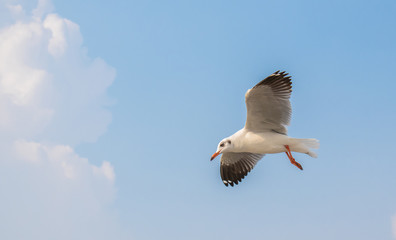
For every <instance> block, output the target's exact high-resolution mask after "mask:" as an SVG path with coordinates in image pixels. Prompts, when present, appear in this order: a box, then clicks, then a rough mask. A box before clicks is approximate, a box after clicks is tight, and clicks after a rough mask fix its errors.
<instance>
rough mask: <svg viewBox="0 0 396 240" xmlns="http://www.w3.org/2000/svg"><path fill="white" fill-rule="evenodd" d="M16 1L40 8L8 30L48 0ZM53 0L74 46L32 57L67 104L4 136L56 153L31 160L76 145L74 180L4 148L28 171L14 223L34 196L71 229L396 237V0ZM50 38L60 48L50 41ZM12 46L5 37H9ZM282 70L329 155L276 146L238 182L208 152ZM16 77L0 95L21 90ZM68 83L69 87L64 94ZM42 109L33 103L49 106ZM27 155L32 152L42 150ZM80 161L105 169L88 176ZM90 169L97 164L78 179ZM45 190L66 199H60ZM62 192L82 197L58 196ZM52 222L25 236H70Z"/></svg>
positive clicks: (127, 235) (297, 123)
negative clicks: (289, 153) (248, 99)
mask: <svg viewBox="0 0 396 240" xmlns="http://www.w3.org/2000/svg"><path fill="white" fill-rule="evenodd" d="M3 2H4V3H3ZM1 3H2V4H3V6H2V8H1V9H3V10H2V11H3V12H7V11H9V9H10V8H7V7H4V6H7V4H8V5H10V4H11V5H12V6H17V5H18V4H20V6H21V7H22V8H23V9H25V13H26V15H28V16H30V17H21V16H22V15H21V13H19V12H18V13H14V17H13V18H12V17H11V16H9V17H8V18H7V16H8V15H4V14H3V17H1V18H0V20H1V21H2V23H1V24H0V26H2V28H3V29H5V28H7V26H11V25H12V24H14V22H15V21H17V20H15V19H23V21H25V22H28V21H34V20H31V19H33V17H31V15H32V14H31V13H30V12H31V11H32V9H34V8H36V6H37V3H34V4H33V3H32V2H28V1H25V2H24V1H2V2H1ZM41 4H42V6H41V8H36V9H44V10H42V11H43V13H42V15H40V16H39V18H40V19H42V20H40V21H42V25H43V28H44V29H50V30H51V31H52V34H54V32H56V31H55V30H53V29H62V31H63V29H65V28H66V29H69V30H68V31H69V32H67V34H66V35H65V36H66V37H65V39H66V40H67V43H68V44H66V45H62V44H60V43H59V42H56V44H57V45H56V46H58V48H54V49H55V50H51V49H52V48H50V47H48V52H49V53H48V57H46V58H42V57H37V56H39V55H40V54H36V55H34V54H33V55H29V56H34V57H32V59H33V60H35V61H33V60H32V62H34V64H33V63H32V64H31V65H29V66H36V65H39V66H40V68H41V69H47V72H49V73H51V74H52V75H51V74H50V75H51V76H54V77H53V78H50V79H51V81H50V83H51V84H50V86H51V87H52V86H54V87H53V88H50V87H49V90H46V91H45V93H48V98H46V99H50V100H51V101H52V100H53V99H55V100H57V101H59V102H60V103H59V104H54V105H50V106H47V104H44V103H43V104H41V105H37V106H39V107H40V108H39V110H42V111H44V110H43V109H51V110H53V111H54V112H55V115H54V116H55V117H48V116H47V115H42V116H41V115H39V117H40V116H41V117H42V118H43V119H45V120H46V121H42V120H40V119H41V118H38V119H39V120H38V123H37V124H38V125H32V128H33V127H34V129H39V130H37V131H33V132H32V131H30V130H31V129H30V128H28V127H26V130H24V131H17V130H15V131H14V130H13V131H11V130H9V131H8V130H5V129H6V127H7V129H10V127H9V126H8V125H4V126H5V127H4V128H0V129H2V131H4V132H6V134H7V136H10V137H9V138H4V139H1V141H2V142H4V144H3V146H2V147H1V148H2V149H3V148H4V149H6V148H7V147H6V146H7V144H8V141H11V140H10V139H12V141H14V140H15V139H17V140H16V142H14V145H15V146H17V148H16V149H17V150H18V149H19V150H20V151H22V150H24V151H25V150H26V149H27V150H26V151H28V150H29V149H30V150H29V151H31V149H36V147H37V148H40V149H44V150H42V151H44V152H45V154H47V155H48V157H46V158H45V159H46V160H45V161H44V160H42V161H41V160H40V159H39V157H37V159H39V160H37V159H36V158H34V159H33V160H28V161H31V162H35V161H36V162H40V161H41V162H46V161H47V162H49V163H51V161H52V160H51V159H57V158H58V157H57V156H58V155H55V157H54V155H53V154H52V152H53V151H54V152H56V151H58V150H57V149H59V148H60V146H67V147H63V148H62V149H68V150H67V151H66V150H62V151H61V152H67V154H72V157H70V155H67V157H64V158H62V160H61V161H63V163H62V165H60V166H61V167H62V169H63V170H64V171H65V172H64V176H66V177H64V176H63V175H62V177H61V175H59V176H58V175H56V179H57V180H56V182H55V183H54V184H53V186H52V185H46V184H45V182H48V181H52V180H51V179H52V178H53V173H52V171H54V170H53V169H52V168H49V167H48V168H46V169H45V170H37V168H39V167H37V166H46V165H44V164H41V165H40V164H39V165H34V166H33V165H26V164H22V163H21V162H18V161H17V163H14V162H15V161H13V157H12V156H14V155H12V154H9V155H5V154H4V156H3V158H5V157H8V159H9V161H3V163H2V168H3V170H2V171H3V172H4V173H9V174H5V175H4V176H3V177H2V178H1V179H2V181H3V182H12V183H13V184H10V186H6V184H4V186H3V189H6V190H5V192H6V193H9V194H10V197H8V198H7V203H8V204H9V206H10V207H9V208H10V209H11V210H7V209H3V212H5V214H6V215H4V214H2V215H3V217H2V218H3V220H2V221H1V222H6V220H8V218H13V219H14V218H15V213H14V212H18V211H17V210H16V209H20V205H24V206H25V205H26V206H31V207H32V208H37V209H40V208H43V212H45V211H46V210H48V211H49V210H51V214H53V215H50V216H51V217H52V219H58V221H62V220H64V219H67V220H64V221H65V223H62V224H65V225H62V224H59V225H58V224H56V223H54V226H55V227H54V228H53V229H58V228H59V229H63V228H62V226H67V228H66V229H70V231H68V234H69V235H68V236H70V238H72V239H79V238H81V239H87V238H86V236H96V237H95V239H102V238H103V239H115V238H116V239H241V238H244V239H296V240H299V239H304V240H306V239H323V240H325V239H395V237H396V217H394V216H396V190H395V186H396V157H395V154H394V153H393V149H394V146H393V144H394V143H395V140H394V136H395V134H396V128H395V127H394V125H393V123H394V122H395V121H396V110H395V109H396V100H395V98H394V88H395V87H396V83H395V75H394V68H395V66H396V45H395V42H396V28H395V27H394V26H395V23H396V16H395V14H394V13H395V11H396V3H395V2H394V1H377V2H372V1H347V2H346V1H332V2H317V1H299V2H296V1H245V2H241V1H195V2H193V1H118V2H117V1H116V2H108V1H92V0H91V1H83V2H81V1H75V0H70V1H67V2H66V1H60V0H53V1H52V7H51V2H49V1H41ZM15 9H16V8H15ZM15 9H14V10H15ZM18 11H19V10H18ZM14 12H17V10H15V11H14ZM50 13H56V14H57V15H56V16H57V17H53V21H51V18H46V17H47V16H48V14H50ZM18 14H19V15H18ZM33 15H34V14H33ZM36 15H37V14H36ZM15 16H16V17H15ZM37 16H38V15H37ZM29 19H30V20H29ZM44 19H46V20H47V21H46V20H44ZM57 19H68V21H69V20H70V21H72V22H73V23H74V24H76V26H79V29H77V28H75V27H73V26H74V25H72V24H69V23H68V22H67V21H64V22H65V24H64V25H62V26H64V27H63V28H56V27H54V28H51V26H58V25H56V23H58V22H59V21H56V20H57ZM46 23H47V24H46ZM51 23H53V24H54V25H51ZM40 24H41V22H40ZM65 26H66V27H65ZM3 32H4V34H11V33H12V32H11V31H8V32H7V31H3ZM80 35H81V36H80ZM4 36H6V35H4ZM18 36H20V35H18ZM40 36H42V38H43V39H46V37H48V36H47V35H46V34H43V35H40ZM52 36H54V35H52ZM80 38H81V39H80ZM49 39H51V38H49ZM80 40H81V41H82V42H80ZM7 44H8V43H7ZM42 44H43V45H42V46H44V48H43V49H45V46H47V45H46V44H50V40H48V41H47V40H45V41H44V40H43V43H42ZM73 44H74V45H73ZM2 46H5V47H3V48H2ZM6 46H8V45H6V43H4V44H3V45H2V43H1V42H0V49H8V48H6ZM29 46H30V45H29ZM40 46H41V45H40ZM59 46H60V47H59ZM70 46H76V47H75V48H73V49H77V50H73V49H72V48H71V47H70ZM62 49H63V50H62ZM64 49H66V50H64ZM69 49H72V50H69ZM3 51H4V50H3ZM21 51H22V50H21ZM45 51H47V50H45ZM59 51H61V53H59ZM62 51H64V52H65V53H63V52H62ZM38 52H39V53H40V51H38ZM18 54H19V52H18ZM57 54H58V55H57ZM59 54H61V55H59ZM62 54H65V57H64V55H62ZM59 56H61V57H59ZM49 59H50V60H49ZM51 59H55V60H54V61H51ZM59 59H60V60H59ZM76 59H77V60H78V61H77V60H76ZM4 62H5V61H4ZM18 63H19V62H18ZM1 64H3V62H2V61H1V59H0V66H1V67H2V65H1ZM4 64H5V63H4ZM7 66H8V65H7ZM21 66H22V65H21ZM23 66H24V65H23ZM3 68H4V67H2V68H1V69H3ZM1 69H0V70H1ZM4 69H5V68H4ZM16 69H17V68H16ZM18 69H19V68H18ZM23 69H25V68H23ZM76 69H77V70H76ZM276 70H285V71H287V72H289V73H290V75H291V76H292V79H293V94H292V98H291V102H292V107H293V115H292V122H291V126H290V127H289V135H291V136H293V137H299V138H308V137H314V138H317V139H319V140H320V141H321V148H320V149H319V150H318V154H319V158H318V159H313V158H310V157H308V156H305V155H302V154H295V158H296V160H297V161H298V162H300V163H301V164H302V165H303V167H304V171H299V170H298V169H297V168H296V167H294V166H293V165H291V164H290V162H289V160H288V159H287V157H286V155H285V154H276V155H267V156H265V157H264V158H263V159H262V161H260V162H259V164H258V165H257V166H256V167H255V169H254V170H253V171H252V172H251V173H250V174H249V175H248V177H247V178H245V179H244V180H243V182H242V183H241V184H240V185H238V186H237V187H234V188H226V187H225V186H224V185H223V183H222V182H221V180H220V174H219V162H218V159H217V160H216V161H213V162H210V161H209V158H210V156H211V155H212V154H213V153H214V151H215V150H216V147H217V144H218V142H219V141H220V140H221V139H223V138H224V137H226V136H229V135H231V134H233V133H234V132H235V131H237V130H239V129H240V128H242V127H243V125H244V121H245V116H246V109H245V104H244V94H245V91H246V90H247V89H249V88H251V87H252V86H254V85H255V84H256V83H257V82H259V81H260V80H262V79H263V78H265V77H266V76H267V75H269V74H271V73H272V72H274V71H276ZM0 72H1V71H0ZM55 73H56V74H55ZM1 74H4V75H1V76H8V75H5V73H3V72H1ZM79 77H80V78H79ZM3 78H4V79H6V77H3ZM69 78H73V79H76V80H75V81H74V80H73V81H71V80H69ZM10 79H12V78H10ZM4 82H6V81H4ZM7 83H8V82H7ZM22 83H23V82H21V84H22ZM46 83H47V82H45V81H44V80H43V86H46V85H45V84H46ZM2 84H3V83H2ZM3 85H4V86H10V84H8V85H6V84H5V83H4V84H3ZM3 85H2V86H3ZM40 86H41V85H40ZM13 89H14V88H11V87H10V88H9V90H8V92H7V91H3V92H5V93H4V94H3V95H0V97H1V98H0V99H7V98H8V97H10V96H11V97H12V96H14V97H15V96H16V97H18V96H22V95H18V94H19V92H17V93H14V92H15V91H16V90H15V91H14V90H13ZM15 89H19V88H15ZM43 89H47V88H45V87H43ZM53 89H55V90H57V91H55V90H53ZM13 91H14V92H13ZM32 91H33V90H32ZM43 91H44V90H43ZM10 93H12V94H14V95H12V94H11V95H10ZM91 93H92V94H91ZM7 94H8V95H7ZM56 94H60V95H61V96H64V97H59V98H53V95H56ZM76 94H77V95H76ZM24 96H25V95H23V97H24ZM45 96H47V95H45ZM69 96H77V97H75V98H74V97H72V98H70V97H69ZM18 99H19V98H18ZM21 99H22V97H21ZM33 99H36V98H33ZM69 99H74V100H69ZM11 100H12V101H13V104H16V105H18V104H20V103H15V100H14V98H12V99H11ZM11 100H10V101H11ZM22 100H24V98H23V99H22ZM22 100H20V101H22ZM55 100H54V101H55ZM51 101H49V102H51ZM57 101H55V102H56V103H57ZM10 104H11V103H10ZM7 106H8V105H7ZM10 106H11V105H10ZM12 106H14V105H12ZM18 106H19V105H18ZM29 106H30V105H29ZM37 106H36V107H37ZM10 109H11V110H10V111H9V112H7V113H9V114H10V116H15V119H18V117H19V115H15V114H14V115H13V113H14V112H16V111H18V109H19V108H15V109H14V108H11V107H10ZM32 109H33V110H32V111H26V113H23V114H25V115H26V116H28V117H33V118H34V117H36V115H38V113H37V112H36V108H32ZM76 109H77V110H76ZM44 112H45V111H44ZM58 112H60V113H62V114H58V115H57V113H58ZM18 114H19V113H18ZM21 114H22V113H21ZM25 115H23V116H25ZM51 116H52V115H51ZM66 116H67V117H70V116H72V117H70V119H72V120H70V121H69V118H67V117H66ZM73 116H76V117H73ZM109 116H111V118H110V117H109ZM65 119H66V120H65ZM43 122H45V123H43ZM47 122H48V123H47ZM1 126H2V125H0V127H1ZM29 126H30V125H29ZM37 126H39V127H37ZM14 127H15V126H14ZM17 128H18V126H16V127H15V129H17ZM40 129H41V130H40ZM21 139H22V140H21ZM14 145H13V146H14ZM18 146H19V147H18ZM21 149H22V150H21ZM59 151H60V150H59ZM70 152H71V153H70ZM27 155H29V156H31V155H30V153H27ZM27 155H26V156H27ZM47 155H46V156H47ZM26 156H25V155H23V157H20V158H22V159H30V158H29V157H26ZM40 156H41V155H40ZM62 156H63V155H62ZM21 161H22V160H21ZM80 162H84V165H81V164H80ZM65 164H66V166H69V165H67V164H70V166H72V167H71V169H77V168H78V169H88V168H93V169H94V170H93V173H91V172H90V171H88V170H81V171H79V172H77V173H76V172H75V171H74V170H73V171H68V169H69V168H65ZM73 164H74V165H73ZM32 166H33V167H32ZM49 166H52V165H51V164H49ZM95 166H96V168H95ZM56 169H58V168H56ZM59 169H60V168H59ZM95 169H96V170H95ZM98 169H99V170H98ZM21 172H23V173H25V174H24V175H22V176H20V175H18V176H20V177H17V176H12V175H13V174H11V173H21ZM97 172H99V173H100V175H97ZM79 173H81V176H84V177H81V178H73V176H80V175H78V174H79ZM54 174H55V173H54ZM73 174H77V175H73ZM95 174H96V175H95ZM102 175H103V176H102ZM37 176H45V177H43V180H42V181H41V180H40V181H39V180H37V181H38V184H41V185H40V186H41V187H40V188H36V187H35V186H34V185H32V186H31V189H32V190H31V191H29V195H26V194H27V193H25V192H24V191H18V192H17V193H16V194H15V195H13V193H14V192H15V190H14V189H15V188H17V187H21V186H22V187H24V185H23V182H25V181H26V182H36V177H37ZM97 176H99V177H100V179H99V177H97ZM76 179H78V180H76ZM81 179H83V180H81ZM19 181H20V182H21V183H19ZM58 181H59V182H58ZM68 181H69V182H68ZM73 181H74V182H73ZM75 185H76V186H77V185H78V186H79V187H74V186H75ZM82 185H83V186H84V187H80V186H82ZM54 189H56V191H55V193H54ZM65 189H66V190H65ZM98 189H99V190H98ZM103 189H105V190H103ZM87 192H89V193H91V192H92V195H87ZM42 193H45V194H44V196H45V197H46V199H49V200H48V201H49V202H51V203H52V204H55V205H56V206H58V207H55V208H48V207H47V205H46V201H43V200H42V199H41V197H39V196H41V194H42ZM19 196H20V197H21V198H22V197H28V199H31V200H30V205H29V204H27V203H26V202H25V200H19V201H14V200H15V199H14V198H17V197H19ZM103 198H105V199H106V200H103ZM24 199H26V198H24ZM60 199H69V200H71V201H68V202H72V203H70V204H69V203H65V204H60V203H59V204H58V205H57V204H56V201H59V200H60ZM74 201H75V202H74ZM81 202H83V203H84V204H82V203H81ZM3 205H7V204H4V203H3ZM7 206H8V205H7ZM76 206H77V208H76ZM91 206H95V209H96V210H92V211H91V210H90V209H91ZM3 208H4V207H3ZM69 208H70V209H72V211H68V209H69ZM28 209H30V208H28ZM54 209H56V210H55V211H54ZM75 209H77V210H75ZM97 209H99V210H97ZM14 210H15V211H14ZM39 212H40V211H39ZM55 214H57V215H55ZM7 215H8V216H7ZM21 216H23V214H22V213H21ZM45 216H47V215H45V214H44V216H42V215H41V214H35V213H31V215H30V216H29V219H32V221H38V222H44V223H45V222H47V221H48V219H46V217H45ZM81 219H82V220H81ZM393 219H395V220H394V221H393ZM75 220H76V221H77V220H78V221H77V223H78V224H80V225H79V226H86V227H85V228H84V227H79V226H77V225H74V224H73V222H74V221H75ZM54 222H56V221H54ZM92 222H95V223H92ZM16 223H17V221H16V220H15V221H12V223H9V224H8V225H7V226H8V227H9V228H17V226H15V225H14V226H11V225H12V224H16ZM392 225H393V226H394V227H392ZM43 226H45V224H43V225H37V226H35V227H34V228H33V227H32V229H34V230H31V231H30V232H29V231H28V233H26V235H20V238H21V239H51V237H52V239H53V237H54V236H56V233H48V232H47V231H48V229H46V228H45V227H43ZM98 228H99V229H106V230H98ZM392 231H395V234H392ZM98 232H99V233H100V234H99V233H98ZM33 233H34V234H35V235H29V234H33ZM3 234H4V235H3V237H2V238H4V239H12V236H14V235H13V234H14V232H12V231H5V232H4V231H3ZM95 234H97V235H95ZM0 236H1V233H0ZM32 236H36V238H34V237H33V238H32ZM40 236H41V237H40ZM84 236H85V238H84ZM62 237H65V239H66V235H64V236H62ZM58 239H62V238H61V237H60V238H58Z"/></svg>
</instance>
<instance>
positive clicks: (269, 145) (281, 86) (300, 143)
mask: <svg viewBox="0 0 396 240" xmlns="http://www.w3.org/2000/svg"><path fill="white" fill-rule="evenodd" d="M291 85H292V82H291V78H290V76H288V73H285V72H284V71H283V72H280V71H276V72H275V73H273V74H271V75H269V76H268V77H267V78H265V79H264V80H262V81H261V82H259V83H258V84H257V85H256V86H254V87H253V88H252V89H249V90H248V91H247V92H246V94H245V102H246V108H247V119H246V124H245V127H244V128H242V129H241V130H239V131H238V132H236V133H234V134H233V135H231V136H230V137H227V138H224V139H223V140H221V141H220V143H219V145H218V146H217V151H216V152H215V153H214V154H213V155H212V158H211V159H210V160H213V159H215V158H216V157H217V156H218V155H219V154H223V155H222V156H221V159H220V175H221V179H222V180H223V183H224V184H225V185H226V186H227V187H228V185H231V186H234V184H238V182H241V181H242V179H243V178H244V177H245V176H246V175H247V174H248V173H249V172H250V171H251V170H252V169H253V168H254V166H255V165H256V164H257V162H258V161H259V160H260V159H261V158H262V157H263V156H264V155H265V154H267V153H281V152H285V153H286V155H287V157H288V158H289V160H290V162H291V163H292V164H293V165H295V166H296V167H298V168H299V169H301V170H303V168H302V166H301V164H299V163H298V162H296V160H295V159H294V158H293V156H292V152H299V153H306V154H308V155H309V156H311V157H314V158H316V157H317V155H316V153H314V152H312V151H311V148H319V141H318V140H317V139H314V138H309V139H301V138H292V137H289V136H287V129H286V126H287V125H289V122H290V117H291V105H290V100H289V99H290V95H291V92H292V86H291Z"/></svg>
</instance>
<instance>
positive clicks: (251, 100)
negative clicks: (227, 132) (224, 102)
mask: <svg viewBox="0 0 396 240" xmlns="http://www.w3.org/2000/svg"><path fill="white" fill-rule="evenodd" d="M291 84H292V83H291V78H290V76H288V74H287V73H285V72H279V71H277V72H274V73H273V74H271V75H270V76H268V77H267V78H265V79H264V80H263V81H261V82H259V83H258V84H257V85H256V86H254V87H253V88H252V89H249V90H248V91H247V92H246V95H245V101H246V108H247V119H246V125H245V128H246V129H248V130H250V131H253V132H265V131H271V130H272V131H276V132H278V133H282V134H286V133H287V130H286V125H289V122H290V116H291V105H290V101H289V98H290V95H291V91H292V89H291V88H292V87H291Z"/></svg>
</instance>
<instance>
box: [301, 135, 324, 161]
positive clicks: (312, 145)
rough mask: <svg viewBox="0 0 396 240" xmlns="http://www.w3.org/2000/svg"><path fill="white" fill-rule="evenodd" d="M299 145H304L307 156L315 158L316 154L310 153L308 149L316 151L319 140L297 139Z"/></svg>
mask: <svg viewBox="0 0 396 240" xmlns="http://www.w3.org/2000/svg"><path fill="white" fill-rule="evenodd" d="M299 140H300V143H302V144H303V145H305V147H306V148H307V149H308V152H307V154H308V155H309V156H311V157H313V158H317V157H318V154H316V153H315V152H312V151H310V148H313V149H318V148H319V146H320V144H319V140H318V139H315V138H305V139H299Z"/></svg>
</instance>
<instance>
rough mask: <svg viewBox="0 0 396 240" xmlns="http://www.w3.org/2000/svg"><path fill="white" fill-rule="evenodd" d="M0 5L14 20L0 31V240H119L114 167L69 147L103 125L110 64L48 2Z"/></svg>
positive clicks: (93, 137)
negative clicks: (91, 53) (30, 6)
mask: <svg viewBox="0 0 396 240" xmlns="http://www.w3.org/2000/svg"><path fill="white" fill-rule="evenodd" d="M0 4H5V9H8V13H9V16H12V19H10V22H11V21H12V24H9V25H7V26H5V27H3V28H2V29H1V30H0V52H1V54H0V133H1V134H0V150H1V151H0V168H1V169H2V170H1V171H2V172H1V174H0V182H2V191H3V193H2V195H3V196H5V197H4V198H3V204H2V206H1V207H0V209H1V211H2V217H1V218H0V219H1V220H0V224H1V225H2V226H3V227H4V228H3V230H2V231H1V232H0V238H1V239H34V238H38V239H117V236H118V237H120V235H119V233H120V229H119V228H118V225H117V220H116V219H117V218H116V216H115V213H114V212H113V211H112V210H111V203H112V201H113V199H114V198H115V192H116V191H115V186H114V181H115V173H114V169H113V166H112V165H111V163H110V162H106V161H105V162H103V163H102V164H101V165H100V166H95V165H93V164H92V163H90V161H89V160H88V159H86V158H83V157H81V156H79V155H78V154H77V153H76V152H75V151H74V149H73V146H75V145H76V144H79V143H82V142H94V141H96V140H97V138H98V137H99V136H100V135H102V134H103V133H104V132H105V131H106V128H107V126H108V124H109V123H110V121H111V113H110V112H109V111H108V110H107V109H106V105H108V103H109V99H108V97H107V94H106V90H107V88H108V87H109V86H110V85H111V84H112V82H113V81H114V79H115V70H114V68H112V67H111V66H109V65H108V64H106V62H105V61H104V60H102V59H100V58H94V59H92V58H90V57H89V56H88V55H87V49H86V48H85V47H83V45H82V43H83V38H82V35H81V32H80V30H79V26H78V24H76V23H74V22H72V21H70V20H68V19H65V18H62V17H61V16H59V15H57V14H56V13H53V6H52V4H51V2H50V1H49V0H40V1H38V5H37V7H36V8H35V9H33V10H32V11H28V10H25V9H24V6H23V5H20V4H19V5H12V4H9V3H7V2H6V3H4V1H3V2H0ZM3 7H4V6H3ZM27 12H30V13H27Z"/></svg>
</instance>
